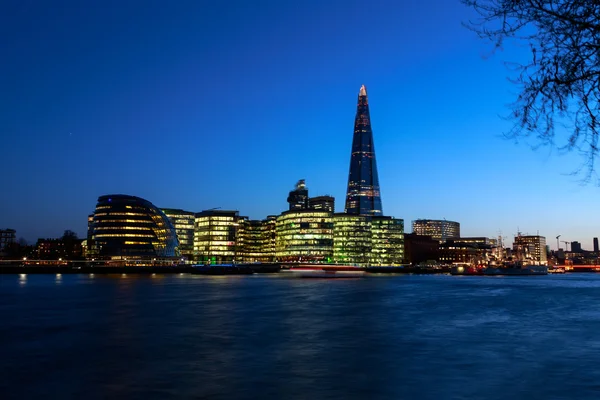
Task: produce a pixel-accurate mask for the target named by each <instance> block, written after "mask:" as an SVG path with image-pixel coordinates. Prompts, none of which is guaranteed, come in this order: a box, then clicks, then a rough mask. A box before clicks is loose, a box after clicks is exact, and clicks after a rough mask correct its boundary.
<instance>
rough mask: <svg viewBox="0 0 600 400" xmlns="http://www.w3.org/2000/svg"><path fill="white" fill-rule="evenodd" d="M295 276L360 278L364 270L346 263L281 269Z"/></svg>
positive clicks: (363, 274)
mask: <svg viewBox="0 0 600 400" xmlns="http://www.w3.org/2000/svg"><path fill="white" fill-rule="evenodd" d="M281 272H283V273H284V274H285V273H287V274H290V275H291V276H293V277H295V278H324V279H332V278H362V277H364V276H365V270H364V269H363V268H361V267H353V266H348V265H294V266H289V267H287V268H284V269H282V270H281Z"/></svg>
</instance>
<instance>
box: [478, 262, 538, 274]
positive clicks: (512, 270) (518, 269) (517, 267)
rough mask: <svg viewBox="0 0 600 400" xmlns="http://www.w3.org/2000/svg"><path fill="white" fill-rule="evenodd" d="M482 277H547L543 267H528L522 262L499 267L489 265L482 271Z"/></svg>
mask: <svg viewBox="0 0 600 400" xmlns="http://www.w3.org/2000/svg"><path fill="white" fill-rule="evenodd" d="M483 274H484V275H511V276H521V275H548V267H546V266H545V265H528V264H525V263H523V262H522V261H513V262H505V263H504V264H502V265H500V266H493V265H490V266H488V267H487V268H486V269H484V270H483Z"/></svg>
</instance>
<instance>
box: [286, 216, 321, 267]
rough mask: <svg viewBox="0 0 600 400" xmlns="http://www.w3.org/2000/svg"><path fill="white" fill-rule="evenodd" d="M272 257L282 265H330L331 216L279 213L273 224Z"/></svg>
mask: <svg viewBox="0 0 600 400" xmlns="http://www.w3.org/2000/svg"><path fill="white" fill-rule="evenodd" d="M275 255H276V258H277V260H278V261H283V262H324V263H329V262H331V261H332V255H333V223H332V217H331V213H330V212H327V211H316V210H296V211H286V212H284V213H282V214H281V215H280V216H279V217H277V220H276V237H275Z"/></svg>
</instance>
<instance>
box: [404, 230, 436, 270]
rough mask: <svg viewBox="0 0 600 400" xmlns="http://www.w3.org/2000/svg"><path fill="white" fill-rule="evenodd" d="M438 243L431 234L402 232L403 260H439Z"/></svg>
mask: <svg viewBox="0 0 600 400" xmlns="http://www.w3.org/2000/svg"><path fill="white" fill-rule="evenodd" d="M439 245H440V242H439V240H437V239H432V238H431V236H421V235H417V234H415V233H405V234H404V261H405V262H406V263H408V264H413V265H415V264H420V263H425V262H428V261H438V260H439Z"/></svg>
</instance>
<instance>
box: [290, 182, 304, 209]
mask: <svg viewBox="0 0 600 400" xmlns="http://www.w3.org/2000/svg"><path fill="white" fill-rule="evenodd" d="M287 201H288V203H289V205H290V208H289V209H290V210H305V209H307V208H308V189H307V187H306V183H305V181H304V179H300V180H299V181H298V182H297V183H296V188H295V189H294V190H292V191H290V194H289V195H288V198H287Z"/></svg>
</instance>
